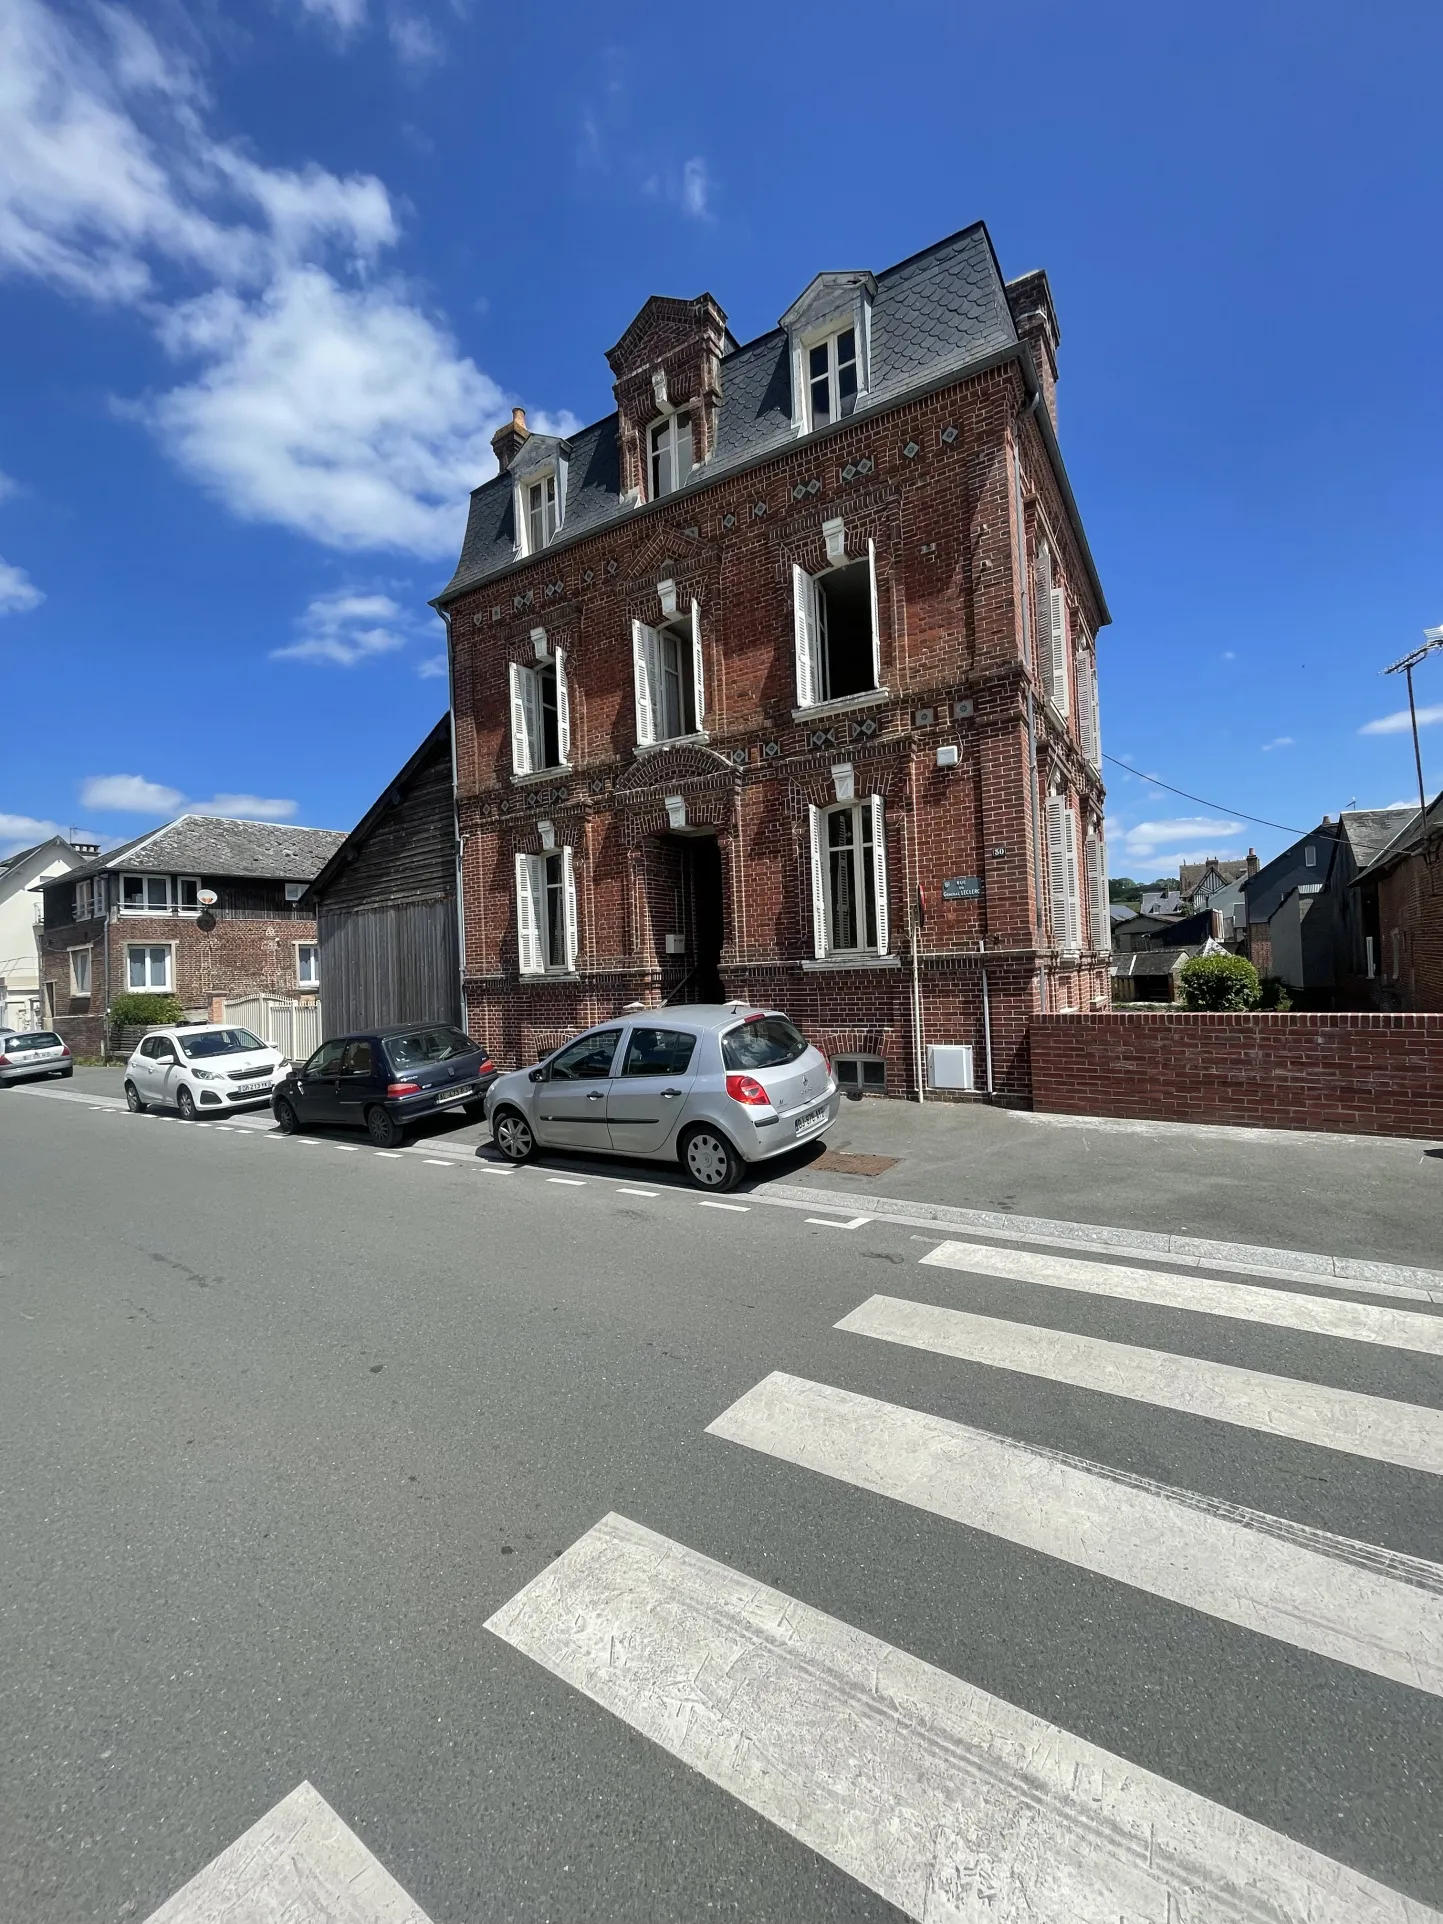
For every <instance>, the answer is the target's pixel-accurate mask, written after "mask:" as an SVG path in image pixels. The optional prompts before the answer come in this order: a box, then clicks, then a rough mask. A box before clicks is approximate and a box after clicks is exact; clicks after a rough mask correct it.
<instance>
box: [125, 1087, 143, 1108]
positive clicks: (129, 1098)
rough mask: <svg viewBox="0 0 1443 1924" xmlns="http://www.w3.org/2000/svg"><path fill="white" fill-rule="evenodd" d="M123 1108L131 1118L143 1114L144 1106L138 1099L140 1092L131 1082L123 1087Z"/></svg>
mask: <svg viewBox="0 0 1443 1924" xmlns="http://www.w3.org/2000/svg"><path fill="white" fill-rule="evenodd" d="M125 1106H126V1108H127V1109H128V1110H129V1111H130V1113H131V1115H133V1116H143V1115H144V1114H145V1104H144V1103H143V1102H142V1101H141V1099H140V1091H139V1089H137V1088H136V1086H135V1084H134V1083H133V1082H127V1083H126V1085H125Z"/></svg>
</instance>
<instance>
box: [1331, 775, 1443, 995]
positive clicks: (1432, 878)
mask: <svg viewBox="0 0 1443 1924" xmlns="http://www.w3.org/2000/svg"><path fill="white" fill-rule="evenodd" d="M1353 887H1354V888H1355V889H1356V890H1357V892H1358V894H1359V896H1360V898H1361V904H1362V919H1363V924H1364V927H1365V928H1366V930H1367V932H1368V935H1369V936H1370V937H1371V941H1372V951H1373V956H1374V958H1375V963H1374V969H1375V987H1376V990H1377V992H1378V1000H1379V1001H1380V1002H1381V1003H1382V1005H1383V1007H1384V1008H1393V1009H1405V1010H1409V1011H1415V1012H1420V1013H1423V1012H1426V1013H1434V1014H1436V1013H1443V794H1440V795H1435V796H1434V798H1433V800H1432V802H1431V803H1430V804H1429V806H1428V810H1427V813H1426V814H1424V812H1423V811H1422V809H1421V808H1418V809H1414V810H1413V811H1412V812H1411V814H1409V815H1408V816H1407V817H1406V818H1405V825H1404V826H1403V827H1402V828H1401V829H1400V830H1399V831H1398V833H1397V834H1396V835H1395V836H1394V837H1393V839H1392V841H1390V842H1389V843H1388V844H1387V846H1386V847H1385V848H1383V849H1382V850H1381V851H1380V853H1379V854H1378V855H1377V856H1376V857H1375V858H1374V860H1373V861H1372V862H1371V863H1370V864H1369V866H1368V867H1367V868H1365V869H1364V870H1363V872H1362V874H1361V875H1360V876H1359V877H1358V878H1357V880H1356V881H1355V882H1354V884H1353Z"/></svg>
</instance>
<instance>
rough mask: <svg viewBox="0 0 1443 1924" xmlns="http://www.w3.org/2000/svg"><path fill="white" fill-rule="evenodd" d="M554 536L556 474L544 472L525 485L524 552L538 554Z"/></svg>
mask: <svg viewBox="0 0 1443 1924" xmlns="http://www.w3.org/2000/svg"><path fill="white" fill-rule="evenodd" d="M555 538H556V476H555V475H554V474H544V475H542V477H541V479H540V480H539V481H530V482H528V483H527V486H526V552H527V553H528V554H539V553H540V552H541V550H542V549H543V548H544V547H545V546H546V545H547V543H548V542H550V541H553V540H554V539H555Z"/></svg>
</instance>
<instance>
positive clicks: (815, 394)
mask: <svg viewBox="0 0 1443 1924" xmlns="http://www.w3.org/2000/svg"><path fill="white" fill-rule="evenodd" d="M806 356H807V424H808V426H809V427H813V428H824V427H826V426H827V424H828V422H830V421H840V420H842V419H844V418H845V416H847V415H849V414H850V413H851V412H852V410H853V409H854V408H855V407H856V405H857V386H858V380H857V330H856V328H855V327H843V328H839V329H838V330H837V332H836V333H835V334H829V335H828V336H827V337H826V339H825V340H821V341H814V342H812V343H811V344H810V345H809V346H808V347H807V349H806Z"/></svg>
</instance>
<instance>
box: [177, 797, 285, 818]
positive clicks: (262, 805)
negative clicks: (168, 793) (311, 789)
mask: <svg viewBox="0 0 1443 1924" xmlns="http://www.w3.org/2000/svg"><path fill="white" fill-rule="evenodd" d="M185 808H186V813H187V814H188V815H224V816H227V817H229V819H230V820H231V821H233V822H285V821H289V820H290V818H291V816H292V815H294V814H295V812H296V804H295V803H294V802H291V801H285V800H280V799H277V798H268V797H266V796H264V795H217V796H215V797H213V799H212V800H210V801H208V802H187V803H186V805H185Z"/></svg>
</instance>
